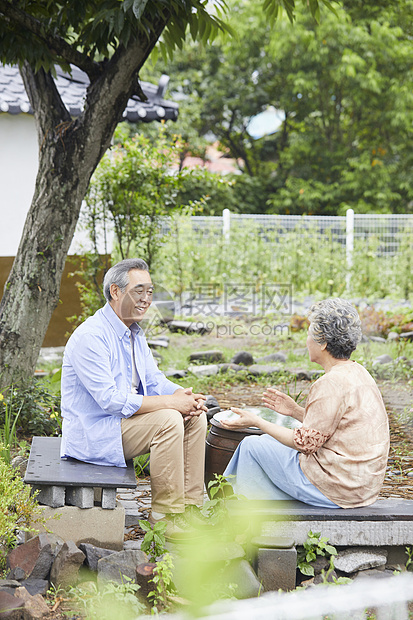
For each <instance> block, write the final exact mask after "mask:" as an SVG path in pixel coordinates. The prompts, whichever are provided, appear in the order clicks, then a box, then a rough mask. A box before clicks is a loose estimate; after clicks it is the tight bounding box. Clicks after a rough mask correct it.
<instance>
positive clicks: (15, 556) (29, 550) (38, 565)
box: [7, 534, 63, 579]
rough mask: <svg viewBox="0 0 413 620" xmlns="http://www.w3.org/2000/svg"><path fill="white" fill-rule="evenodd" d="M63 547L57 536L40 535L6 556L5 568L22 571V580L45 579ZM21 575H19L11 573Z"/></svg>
mask: <svg viewBox="0 0 413 620" xmlns="http://www.w3.org/2000/svg"><path fill="white" fill-rule="evenodd" d="M62 545H63V540H62V539H61V538H59V537H58V536H54V535H50V534H40V535H39V536H35V537H34V538H31V539H30V540H29V541H28V542H27V543H25V544H23V545H19V546H18V547H16V548H15V549H13V551H11V552H10V553H9V554H8V556H7V566H8V567H9V568H10V569H11V570H12V571H14V569H17V568H20V569H22V570H23V571H24V576H23V579H24V578H28V577H32V578H33V579H47V578H48V577H49V574H50V569H51V567H52V564H53V561H54V559H55V557H56V554H57V552H58V551H59V549H60V548H61V547H62ZM13 574H15V575H17V574H19V575H21V573H18V572H13Z"/></svg>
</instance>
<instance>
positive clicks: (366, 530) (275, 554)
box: [228, 499, 413, 590]
mask: <svg viewBox="0 0 413 620" xmlns="http://www.w3.org/2000/svg"><path fill="white" fill-rule="evenodd" d="M228 509H229V514H230V517H231V518H234V519H235V520H236V519H237V518H238V517H241V516H242V515H244V516H245V514H248V520H249V522H250V524H251V527H252V531H253V532H254V533H255V536H256V537H255V540H254V539H253V544H254V545H255V551H254V554H255V557H256V561H255V564H256V569H257V573H258V576H259V578H260V579H261V580H262V581H263V584H264V587H265V589H267V590H268V589H270V590H271V589H278V588H282V589H285V590H288V589H293V584H294V581H295V564H294V558H295V557H296V551H295V545H303V544H304V542H305V541H306V539H307V536H308V533H309V531H310V530H311V531H312V532H313V533H315V532H320V533H321V536H326V537H327V538H328V540H329V543H330V544H331V545H334V546H335V547H337V548H339V549H340V548H348V547H353V548H358V547H359V548H365V547H380V548H381V549H385V550H386V552H387V565H389V566H395V565H398V564H400V565H404V564H405V563H406V560H407V555H406V553H405V549H406V546H411V545H413V500H405V499H379V500H377V501H376V502H375V503H374V504H372V505H371V506H366V507H364V508H349V509H331V508H316V507H314V506H308V505H307V504H303V503H302V502H298V501H260V502H258V501H253V500H251V501H248V502H243V501H236V500H230V501H229V502H228ZM294 554H295V556H294ZM288 567H289V568H288Z"/></svg>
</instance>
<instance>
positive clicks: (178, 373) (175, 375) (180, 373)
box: [165, 368, 188, 379]
mask: <svg viewBox="0 0 413 620" xmlns="http://www.w3.org/2000/svg"><path fill="white" fill-rule="evenodd" d="M187 374H188V373H187V371H186V370H177V369H176V368H171V369H169V370H167V371H166V373H165V377H169V378H170V379H183V378H184V377H185V376H186V375H187Z"/></svg>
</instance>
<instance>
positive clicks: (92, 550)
mask: <svg viewBox="0 0 413 620" xmlns="http://www.w3.org/2000/svg"><path fill="white" fill-rule="evenodd" d="M139 514H140V513H139ZM125 525H126V524H125ZM79 549H80V550H81V551H82V552H83V553H84V554H85V564H86V566H88V567H89V568H90V570H93V571H95V572H97V570H98V561H99V560H101V559H102V558H106V557H107V556H108V555H110V554H111V553H114V551H112V550H111V549H104V548H103V547H95V545H91V544H89V543H80V545H79Z"/></svg>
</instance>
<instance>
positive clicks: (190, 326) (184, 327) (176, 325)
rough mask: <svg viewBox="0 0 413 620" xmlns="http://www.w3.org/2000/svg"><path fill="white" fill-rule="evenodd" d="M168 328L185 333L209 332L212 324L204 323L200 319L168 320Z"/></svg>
mask: <svg viewBox="0 0 413 620" xmlns="http://www.w3.org/2000/svg"><path fill="white" fill-rule="evenodd" d="M167 326H168V329H169V330H170V331H171V332H184V333H186V334H199V335H200V336H202V335H204V334H209V333H210V332H211V331H212V328H213V326H212V325H209V324H208V326H207V325H205V323H203V322H202V321H201V322H199V321H197V322H195V321H168V323H167Z"/></svg>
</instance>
